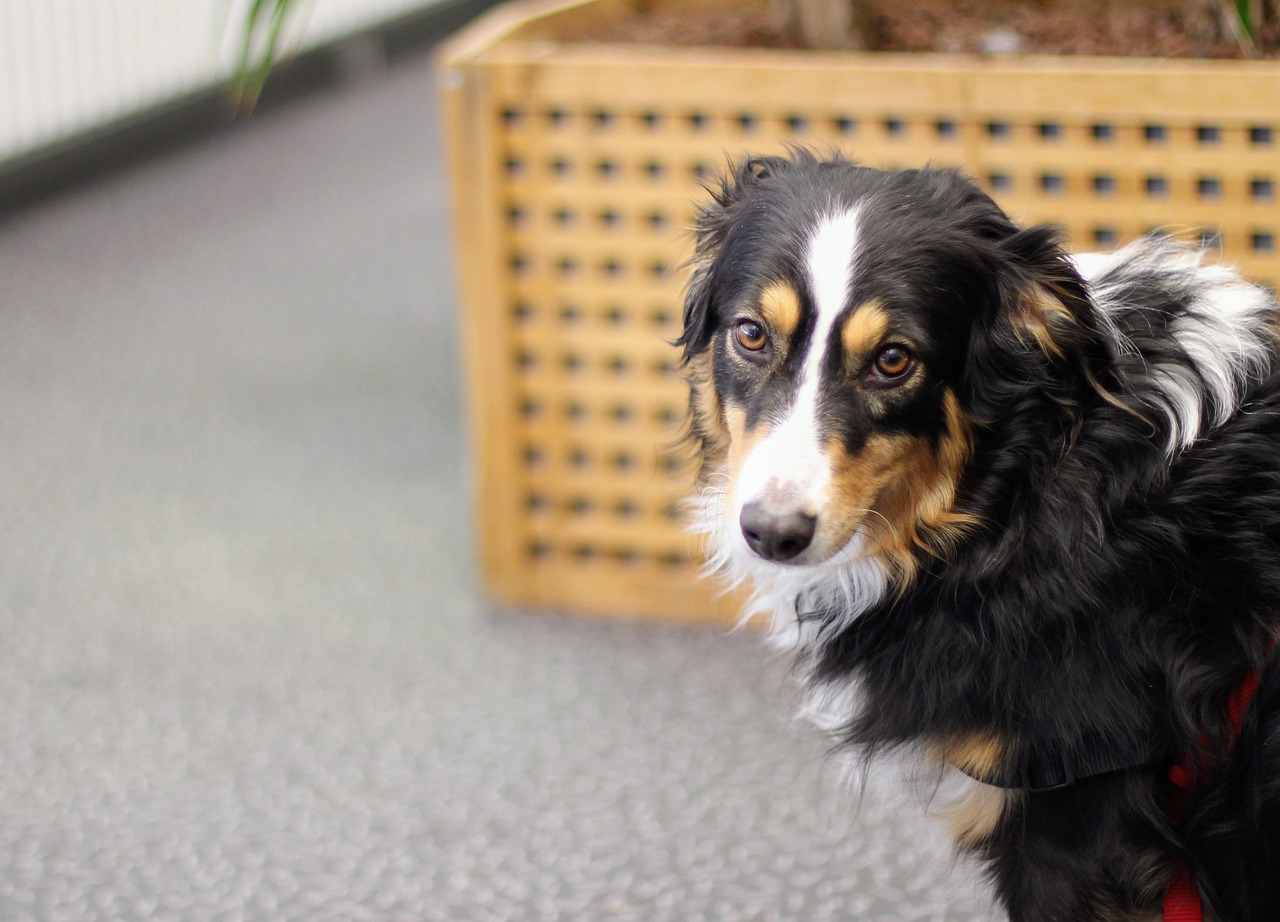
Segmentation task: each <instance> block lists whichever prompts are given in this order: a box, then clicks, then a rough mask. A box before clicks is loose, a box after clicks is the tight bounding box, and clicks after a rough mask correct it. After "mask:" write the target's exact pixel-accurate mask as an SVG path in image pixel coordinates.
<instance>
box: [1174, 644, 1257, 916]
mask: <svg viewBox="0 0 1280 922" xmlns="http://www.w3.org/2000/svg"><path fill="white" fill-rule="evenodd" d="M1274 646H1275V641H1274V640H1273V641H1271V642H1269V643H1268V644H1267V655H1268V656H1270V655H1271V651H1272V648H1273V647H1274ZM1258 681H1259V675H1258V673H1256V672H1250V673H1249V674H1248V675H1246V676H1245V677H1244V678H1243V679H1242V680H1241V681H1240V684H1239V685H1237V686H1236V687H1235V688H1234V689H1232V691H1231V697H1230V698H1228V699H1227V712H1228V714H1229V715H1230V717H1231V736H1230V738H1229V739H1228V740H1226V741H1225V742H1226V743H1227V746H1226V747H1224V748H1230V745H1232V744H1234V742H1235V740H1236V737H1238V736H1239V735H1240V727H1241V726H1242V725H1243V724H1244V712H1245V709H1246V708H1248V707H1249V702H1250V701H1251V700H1252V699H1253V696H1254V693H1255V692H1257V690H1258ZM1200 743H1201V746H1200V748H1201V751H1202V752H1204V751H1208V745H1207V743H1208V741H1207V740H1204V739H1202V740H1201V741H1200ZM1194 755H1195V754H1194V753H1188V754H1187V755H1186V756H1185V757H1184V758H1183V759H1182V761H1181V762H1177V763H1175V764H1174V765H1173V766H1172V767H1171V768H1170V769H1169V781H1170V784H1171V787H1170V790H1169V817H1170V819H1172V820H1173V823H1174V825H1175V826H1178V825H1181V823H1182V821H1183V819H1184V818H1185V817H1186V813H1187V801H1188V800H1189V799H1190V796H1191V794H1192V793H1193V792H1195V791H1197V790H1200V789H1202V788H1204V787H1205V786H1206V785H1208V783H1209V781H1210V779H1211V777H1212V771H1211V770H1209V769H1211V766H1204V765H1201V766H1199V771H1197V766H1196V764H1195V759H1194ZM1203 919H1204V909H1203V907H1202V906H1201V904H1200V893H1199V891H1197V890H1196V885H1195V882H1194V881H1193V880H1192V879H1191V872H1190V870H1188V868H1187V865H1186V863H1185V862H1183V861H1182V859H1181V858H1178V857H1175V858H1174V860H1173V880H1171V881H1170V882H1169V889H1168V890H1166V891H1165V894H1164V922H1203Z"/></svg>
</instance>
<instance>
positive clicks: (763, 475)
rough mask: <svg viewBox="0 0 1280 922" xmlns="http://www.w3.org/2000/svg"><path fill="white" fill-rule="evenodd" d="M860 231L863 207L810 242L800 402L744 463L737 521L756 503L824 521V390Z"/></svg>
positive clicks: (830, 222) (831, 219)
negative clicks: (820, 415)
mask: <svg viewBox="0 0 1280 922" xmlns="http://www.w3.org/2000/svg"><path fill="white" fill-rule="evenodd" d="M857 236H858V212H857V211H856V210H849V211H845V212H841V213H838V214H833V215H831V216H828V217H827V218H824V219H823V220H822V221H821V222H820V223H819V225H818V227H817V229H816V230H815V231H814V234H813V236H812V237H811V238H810V239H809V245H808V248H807V252H806V265H805V268H806V270H807V272H808V276H809V279H808V281H809V286H810V290H811V292H812V295H813V309H814V323H813V328H812V332H811V333H810V339H809V343H808V349H807V352H806V353H805V357H804V364H803V367H802V369H801V371H800V379H799V381H798V384H797V388H796V394H795V399H794V401H793V403H792V404H791V406H790V407H789V408H788V409H787V411H786V416H785V417H784V418H782V419H780V420H778V421H776V422H772V423H770V422H769V421H765V422H764V423H763V425H764V427H765V428H766V430H767V433H768V434H767V435H765V436H764V437H763V438H762V439H761V440H760V441H759V442H758V443H757V444H756V445H755V446H754V447H753V448H752V449H751V452H750V453H749V454H748V455H747V456H746V458H745V459H744V460H743V463H742V469H741V470H740V471H739V473H738V478H737V483H736V489H735V491H734V494H735V495H734V500H735V502H734V520H735V521H736V520H737V517H738V516H740V515H741V513H742V509H743V507H744V506H746V505H747V503H750V502H754V501H761V502H765V503H766V504H769V505H773V506H775V507H777V508H779V509H788V510H796V509H798V510H801V511H804V512H807V513H809V514H810V515H814V516H818V517H819V520H820V519H821V514H822V511H823V508H824V505H825V503H826V492H827V488H828V486H829V485H830V482H831V467H830V462H829V460H828V458H827V456H826V453H825V452H824V451H823V444H822V443H823V438H822V434H821V433H820V432H819V431H818V420H817V411H818V392H819V388H820V385H821V377H822V363H823V359H824V357H825V356H826V355H827V353H828V351H829V348H830V341H831V336H832V331H833V330H834V329H835V324H836V319H837V318H838V317H839V316H840V313H841V311H842V310H843V309H844V307H845V303H846V301H847V300H848V293H849V279H850V277H851V276H852V273H853V267H854V256H855V251H856V247H857ZM798 345H799V344H793V348H796V347H797V346H798Z"/></svg>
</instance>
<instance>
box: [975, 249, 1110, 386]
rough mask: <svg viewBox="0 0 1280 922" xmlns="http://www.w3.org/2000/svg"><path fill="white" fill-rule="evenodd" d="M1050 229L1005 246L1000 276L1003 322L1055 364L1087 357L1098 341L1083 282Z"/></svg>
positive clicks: (1090, 306)
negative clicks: (1083, 355)
mask: <svg viewBox="0 0 1280 922" xmlns="http://www.w3.org/2000/svg"><path fill="white" fill-rule="evenodd" d="M1060 241H1061V231H1059V230H1058V229H1057V228H1055V227H1051V226H1045V225H1042V226H1037V227H1031V228H1027V229H1026V230H1020V231H1018V232H1016V233H1014V234H1013V235H1011V236H1009V237H1007V238H1005V239H1004V240H1003V241H1001V244H1000V249H1001V251H1002V254H1003V262H1004V266H1005V271H1004V272H1003V273H1002V274H1001V276H1000V288H1001V290H1000V293H999V296H1000V303H1001V307H1002V312H1003V314H1004V319H1005V320H1006V321H1007V323H1008V324H1009V328H1010V329H1011V330H1012V332H1013V334H1014V335H1015V336H1016V337H1017V338H1018V339H1019V340H1020V341H1022V342H1024V343H1028V344H1033V345H1034V346H1035V347H1036V348H1038V349H1039V350H1040V351H1041V352H1043V353H1044V355H1045V356H1046V357H1048V358H1049V359H1051V360H1054V361H1069V360H1071V359H1073V358H1077V357H1080V356H1081V353H1082V350H1083V351H1084V352H1086V353H1087V352H1088V351H1089V350H1090V347H1091V346H1092V345H1093V344H1095V343H1096V342H1097V340H1098V333H1097V330H1096V328H1095V323H1094V320H1095V317H1094V311H1093V305H1092V302H1091V301H1090V300H1089V295H1088V293H1087V291H1086V290H1085V285H1084V282H1083V281H1082V280H1081V278H1080V275H1079V273H1078V272H1077V271H1076V269H1075V267H1074V266H1073V265H1072V264H1071V261H1070V259H1068V257H1067V254H1066V252H1065V251H1064V250H1063V248H1062V245H1061V242H1060Z"/></svg>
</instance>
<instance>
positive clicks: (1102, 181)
mask: <svg viewBox="0 0 1280 922" xmlns="http://www.w3.org/2000/svg"><path fill="white" fill-rule="evenodd" d="M1093 192H1094V194H1095V195H1115V193H1116V178H1115V177H1114V176H1108V175H1107V174H1105V173H1100V174H1098V175H1097V176H1095V177H1093Z"/></svg>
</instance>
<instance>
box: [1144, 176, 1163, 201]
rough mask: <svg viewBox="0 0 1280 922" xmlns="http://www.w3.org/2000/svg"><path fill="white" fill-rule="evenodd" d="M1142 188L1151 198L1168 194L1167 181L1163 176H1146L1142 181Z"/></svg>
mask: <svg viewBox="0 0 1280 922" xmlns="http://www.w3.org/2000/svg"><path fill="white" fill-rule="evenodd" d="M1142 188H1143V190H1144V191H1145V192H1146V193H1147V195H1150V196H1152V197H1157V196H1163V195H1168V194H1169V180H1168V179H1166V178H1165V177H1163V176H1148V177H1147V178H1146V179H1144V180H1143V181H1142Z"/></svg>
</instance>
